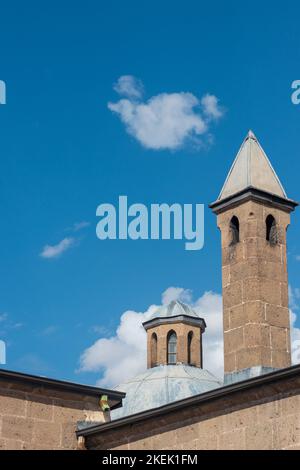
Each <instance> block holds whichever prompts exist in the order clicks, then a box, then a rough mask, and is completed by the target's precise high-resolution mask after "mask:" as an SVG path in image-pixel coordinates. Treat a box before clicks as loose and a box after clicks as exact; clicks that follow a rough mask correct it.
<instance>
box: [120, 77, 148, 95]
mask: <svg viewBox="0 0 300 470" xmlns="http://www.w3.org/2000/svg"><path fill="white" fill-rule="evenodd" d="M143 89H144V87H143V84H142V82H141V80H139V79H138V78H136V77H133V76H132V75H122V77H120V78H119V79H118V80H117V82H116V83H115V84H114V90H115V91H116V92H117V93H118V94H119V95H121V96H127V97H128V98H135V99H139V98H142V96H143Z"/></svg>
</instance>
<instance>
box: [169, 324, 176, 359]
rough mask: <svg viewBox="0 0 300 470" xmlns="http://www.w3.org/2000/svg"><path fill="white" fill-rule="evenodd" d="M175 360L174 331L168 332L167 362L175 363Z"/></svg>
mask: <svg viewBox="0 0 300 470" xmlns="http://www.w3.org/2000/svg"><path fill="white" fill-rule="evenodd" d="M176 362H177V335H176V333H175V331H170V332H169V334H168V364H176Z"/></svg>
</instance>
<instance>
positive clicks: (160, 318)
mask: <svg viewBox="0 0 300 470" xmlns="http://www.w3.org/2000/svg"><path fill="white" fill-rule="evenodd" d="M175 318H176V319H180V320H182V321H187V322H188V323H191V324H198V325H199V326H201V328H202V330H203V331H204V330H205V327H206V324H205V321H204V320H203V318H201V317H199V315H198V314H197V313H196V312H195V310H193V309H192V307H190V306H189V305H187V304H184V303H183V302H180V301H179V300H172V302H170V303H169V304H168V305H162V306H161V307H159V308H158V309H157V310H155V311H154V312H153V313H152V315H151V316H150V317H149V318H148V320H147V321H146V322H144V323H143V325H144V327H145V328H146V329H147V328H148V327H151V326H152V325H153V324H154V323H158V322H159V323H170V322H172V321H174V319H175Z"/></svg>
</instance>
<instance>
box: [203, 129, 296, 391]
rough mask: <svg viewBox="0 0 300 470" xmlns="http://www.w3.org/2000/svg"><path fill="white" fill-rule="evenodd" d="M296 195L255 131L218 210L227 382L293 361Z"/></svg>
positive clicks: (214, 207) (215, 206)
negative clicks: (291, 256) (290, 235)
mask: <svg viewBox="0 0 300 470" xmlns="http://www.w3.org/2000/svg"><path fill="white" fill-rule="evenodd" d="M296 206H297V203H296V202H294V201H292V200H290V199H288V198H287V196H286V193H285V191H284V189H283V187H282V185H281V183H280V181H279V179H278V177H277V175H276V173H275V171H274V170H273V168H272V166H271V163H270V162H269V160H268V158H267V156H266V154H265V153H264V151H263V149H262V147H261V146H260V144H259V142H258V140H257V138H256V137H255V135H254V134H253V133H252V132H251V131H250V132H249V133H248V135H247V137H246V139H245V140H244V142H243V144H242V146H241V149H240V151H239V153H238V155H237V157H236V159H235V161H234V163H233V165H232V167H231V170H230V172H229V174H228V176H227V179H226V181H225V184H224V186H223V189H222V191H221V193H220V196H219V198H218V200H217V201H216V202H214V203H213V204H211V206H210V207H211V208H212V210H213V212H214V213H215V214H217V224H218V227H219V229H220V230H221V239H222V285H223V323H224V373H225V383H230V382H234V381H238V380H242V379H246V378H248V377H251V376H255V375H259V374H263V373H266V372H269V371H271V370H274V369H279V368H284V367H288V366H289V365H290V364H291V347H290V321H289V309H288V276H287V259H286V231H287V227H288V225H289V223H290V212H291V211H293V210H294V209H295V207H296Z"/></svg>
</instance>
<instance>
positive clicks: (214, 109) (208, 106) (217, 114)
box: [201, 94, 224, 119]
mask: <svg viewBox="0 0 300 470" xmlns="http://www.w3.org/2000/svg"><path fill="white" fill-rule="evenodd" d="M218 103H219V100H218V98H217V97H216V96H214V95H209V94H207V95H205V96H203V98H202V99H201V104H202V106H203V111H204V113H205V114H206V115H207V116H208V117H209V118H211V119H219V118H221V117H222V116H223V113H224V110H223V109H222V108H220V107H219V104H218Z"/></svg>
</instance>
